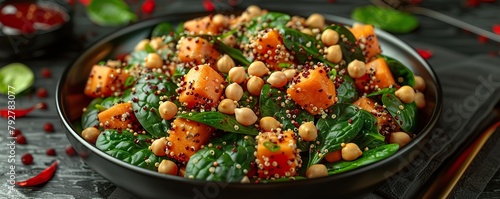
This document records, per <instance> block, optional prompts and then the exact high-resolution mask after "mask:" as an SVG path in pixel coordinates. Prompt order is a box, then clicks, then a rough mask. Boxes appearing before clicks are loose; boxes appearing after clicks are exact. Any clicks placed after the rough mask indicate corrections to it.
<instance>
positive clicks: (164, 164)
mask: <svg viewBox="0 0 500 199" xmlns="http://www.w3.org/2000/svg"><path fill="white" fill-rule="evenodd" d="M178 172H179V169H178V167H177V165H176V164H175V163H174V162H172V160H162V161H161V163H160V165H159V166H158V173H163V174H169V175H177V173H178Z"/></svg>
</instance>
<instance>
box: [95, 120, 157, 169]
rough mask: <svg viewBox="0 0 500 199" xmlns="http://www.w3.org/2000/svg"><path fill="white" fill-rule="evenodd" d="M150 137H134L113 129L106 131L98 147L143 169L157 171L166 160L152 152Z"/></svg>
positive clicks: (99, 140) (97, 142)
mask: <svg viewBox="0 0 500 199" xmlns="http://www.w3.org/2000/svg"><path fill="white" fill-rule="evenodd" d="M150 139H151V137H149V136H148V135H143V134H138V135H137V136H134V134H133V133H132V132H129V131H121V132H118V131H116V130H113V129H106V130H104V131H103V132H102V133H101V134H100V135H99V137H98V138H97V141H96V144H95V145H96V147H97V148H98V149H100V150H101V151H104V152H105V153H107V154H109V155H111V156H113V157H115V158H117V159H119V160H122V161H124V162H127V163H130V164H132V165H136V166H139V167H142V168H146V169H150V170H154V171H156V170H157V168H156V166H155V164H156V163H160V162H161V161H162V160H164V159H166V158H163V157H158V156H156V155H155V154H153V152H151V151H150V150H149V149H148V147H149V146H150V145H151V144H150Z"/></svg>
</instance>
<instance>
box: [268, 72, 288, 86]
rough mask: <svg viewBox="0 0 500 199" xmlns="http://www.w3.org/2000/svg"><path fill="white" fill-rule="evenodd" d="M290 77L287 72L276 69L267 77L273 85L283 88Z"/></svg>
mask: <svg viewBox="0 0 500 199" xmlns="http://www.w3.org/2000/svg"><path fill="white" fill-rule="evenodd" d="M287 82H288V79H287V78H286V75H285V73H283V72H281V71H275V72H273V73H272V74H271V76H269V78H267V83H269V84H271V86H272V87H275V88H281V87H283V86H285V85H286V83H287Z"/></svg>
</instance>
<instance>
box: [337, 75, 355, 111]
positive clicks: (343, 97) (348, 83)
mask: <svg viewBox="0 0 500 199" xmlns="http://www.w3.org/2000/svg"><path fill="white" fill-rule="evenodd" d="M333 71H335V70H333ZM335 81H336V82H337V83H339V86H338V88H337V99H338V101H337V103H352V102H354V101H356V99H358V91H357V90H356V84H355V83H354V80H353V79H352V78H351V77H349V75H342V76H339V77H337V79H335Z"/></svg>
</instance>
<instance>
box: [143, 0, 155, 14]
mask: <svg viewBox="0 0 500 199" xmlns="http://www.w3.org/2000/svg"><path fill="white" fill-rule="evenodd" d="M155 7H156V4H155V1H154V0H146V1H144V3H142V12H144V13H146V14H151V13H153V11H154V9H155Z"/></svg>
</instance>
